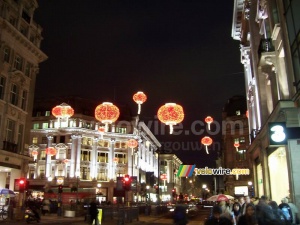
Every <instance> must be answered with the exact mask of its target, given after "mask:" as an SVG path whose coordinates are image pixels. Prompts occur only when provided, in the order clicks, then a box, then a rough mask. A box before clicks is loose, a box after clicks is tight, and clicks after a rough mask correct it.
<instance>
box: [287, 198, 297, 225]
mask: <svg viewBox="0 0 300 225" xmlns="http://www.w3.org/2000/svg"><path fill="white" fill-rule="evenodd" d="M288 200H289V201H288V204H289V206H290V208H291V211H292V217H293V221H292V225H296V224H299V210H298V208H297V206H296V205H295V204H294V203H292V202H291V200H290V199H288ZM297 220H298V221H297Z"/></svg>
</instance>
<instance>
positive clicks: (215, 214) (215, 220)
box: [205, 205, 232, 225]
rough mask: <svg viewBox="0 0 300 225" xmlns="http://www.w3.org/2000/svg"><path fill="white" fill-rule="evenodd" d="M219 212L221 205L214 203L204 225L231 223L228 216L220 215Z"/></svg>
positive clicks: (226, 224) (225, 224) (230, 224)
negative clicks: (210, 215)
mask: <svg viewBox="0 0 300 225" xmlns="http://www.w3.org/2000/svg"><path fill="white" fill-rule="evenodd" d="M221 214H222V209H221V207H220V206H218V205H215V206H214V207H213V209H212V217H211V218H209V219H208V220H206V221H205V225H232V223H231V221H230V220H229V219H228V218H226V217H220V215H221Z"/></svg>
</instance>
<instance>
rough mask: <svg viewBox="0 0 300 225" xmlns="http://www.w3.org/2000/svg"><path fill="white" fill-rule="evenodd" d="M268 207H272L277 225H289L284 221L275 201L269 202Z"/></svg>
mask: <svg viewBox="0 0 300 225" xmlns="http://www.w3.org/2000/svg"><path fill="white" fill-rule="evenodd" d="M269 205H270V206H271V207H272V212H273V214H274V216H275V219H276V220H277V222H278V224H282V225H289V221H287V220H286V218H285V216H284V214H283V212H282V210H281V209H280V208H279V207H278V204H277V203H276V202H275V201H270V202H269Z"/></svg>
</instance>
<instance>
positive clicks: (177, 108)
mask: <svg viewBox="0 0 300 225" xmlns="http://www.w3.org/2000/svg"><path fill="white" fill-rule="evenodd" d="M157 117H158V119H159V120H160V121H161V122H162V123H165V124H166V125H169V126H170V134H172V133H173V126H174V125H176V124H177V123H181V122H182V121H183V119H184V112H183V108H182V106H181V105H177V104H176V103H166V104H165V105H163V106H161V107H160V108H159V109H158V112H157Z"/></svg>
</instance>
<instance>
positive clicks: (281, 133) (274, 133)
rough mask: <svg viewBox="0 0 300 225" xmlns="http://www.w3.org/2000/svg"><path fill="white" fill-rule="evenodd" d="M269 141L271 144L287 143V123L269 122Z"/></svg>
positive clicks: (280, 144)
mask: <svg viewBox="0 0 300 225" xmlns="http://www.w3.org/2000/svg"><path fill="white" fill-rule="evenodd" d="M269 141H270V145H271V146H282V145H287V130H286V126H285V123H283V122H277V123H269Z"/></svg>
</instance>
